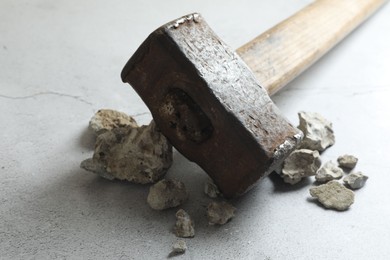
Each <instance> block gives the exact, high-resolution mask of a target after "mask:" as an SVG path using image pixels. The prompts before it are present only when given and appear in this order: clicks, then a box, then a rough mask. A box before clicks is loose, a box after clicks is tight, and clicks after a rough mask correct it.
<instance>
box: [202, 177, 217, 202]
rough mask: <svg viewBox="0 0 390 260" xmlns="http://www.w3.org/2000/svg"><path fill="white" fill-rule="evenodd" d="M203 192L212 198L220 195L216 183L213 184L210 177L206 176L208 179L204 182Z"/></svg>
mask: <svg viewBox="0 0 390 260" xmlns="http://www.w3.org/2000/svg"><path fill="white" fill-rule="evenodd" d="M204 193H205V194H206V195H207V196H209V197H210V198H213V199H214V198H216V197H218V196H220V195H221V192H220V191H219V189H218V187H217V185H215V184H214V182H213V180H212V179H210V178H208V180H207V181H206V182H205V185H204Z"/></svg>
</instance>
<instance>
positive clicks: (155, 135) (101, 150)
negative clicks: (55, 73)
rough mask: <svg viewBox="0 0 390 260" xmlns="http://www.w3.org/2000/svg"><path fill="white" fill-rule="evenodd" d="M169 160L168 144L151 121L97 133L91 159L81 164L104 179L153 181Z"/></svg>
mask: <svg viewBox="0 0 390 260" xmlns="http://www.w3.org/2000/svg"><path fill="white" fill-rule="evenodd" d="M171 164H172V146H171V145H170V144H169V143H168V140H167V139H166V138H165V136H163V135H162V134H161V133H160V132H159V131H158V130H157V129H156V125H155V123H154V121H152V122H151V123H150V124H149V125H147V126H141V127H135V128H134V127H132V126H125V127H117V128H114V129H112V130H108V131H106V132H105V133H103V134H100V135H99V136H98V137H97V140H96V145H95V151H94V155H93V157H92V159H87V160H85V161H83V162H82V163H81V165H80V166H81V168H83V169H86V170H88V171H91V172H95V173H97V174H99V175H100V176H102V177H105V178H107V179H119V180H127V181H130V182H134V183H141V184H146V183H155V182H156V181H158V180H160V179H161V178H162V177H164V175H165V173H166V172H167V170H168V169H169V167H170V166H171Z"/></svg>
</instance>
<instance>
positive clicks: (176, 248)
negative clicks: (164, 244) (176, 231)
mask: <svg viewBox="0 0 390 260" xmlns="http://www.w3.org/2000/svg"><path fill="white" fill-rule="evenodd" d="M186 250H187V244H186V241H184V240H178V241H176V243H175V244H173V246H172V254H183V253H185V251H186Z"/></svg>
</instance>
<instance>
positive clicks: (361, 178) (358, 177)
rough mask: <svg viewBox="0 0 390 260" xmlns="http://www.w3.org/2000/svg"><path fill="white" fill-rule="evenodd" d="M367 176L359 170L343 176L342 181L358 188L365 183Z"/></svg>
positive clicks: (353, 187) (352, 187)
mask: <svg viewBox="0 0 390 260" xmlns="http://www.w3.org/2000/svg"><path fill="white" fill-rule="evenodd" d="M367 180H368V176H366V175H364V174H363V173H361V172H353V173H350V174H349V175H347V176H345V177H344V179H343V181H344V183H345V184H346V185H347V186H348V187H350V188H351V189H360V188H362V187H363V186H364V184H366V181H367Z"/></svg>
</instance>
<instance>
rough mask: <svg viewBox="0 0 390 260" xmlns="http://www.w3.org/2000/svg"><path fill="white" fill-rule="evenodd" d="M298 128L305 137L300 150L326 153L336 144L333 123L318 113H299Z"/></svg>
mask: <svg viewBox="0 0 390 260" xmlns="http://www.w3.org/2000/svg"><path fill="white" fill-rule="evenodd" d="M298 116H299V126H298V128H299V129H300V130H301V131H302V132H303V134H304V135H305V136H304V137H303V140H302V142H301V145H300V148H305V149H310V150H317V151H320V152H322V151H324V150H325V149H326V148H327V147H329V146H331V145H333V144H334V143H335V137H334V134H333V129H332V123H331V122H330V121H328V120H327V119H325V118H324V117H323V116H321V115H320V114H318V113H313V112H303V111H302V112H299V113H298Z"/></svg>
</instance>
